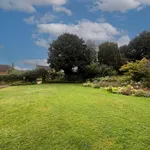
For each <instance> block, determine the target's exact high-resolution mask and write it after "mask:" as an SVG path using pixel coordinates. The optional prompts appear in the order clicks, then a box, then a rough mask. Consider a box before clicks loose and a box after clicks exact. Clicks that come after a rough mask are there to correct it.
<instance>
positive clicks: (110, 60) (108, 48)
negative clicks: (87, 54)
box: [98, 42, 122, 70]
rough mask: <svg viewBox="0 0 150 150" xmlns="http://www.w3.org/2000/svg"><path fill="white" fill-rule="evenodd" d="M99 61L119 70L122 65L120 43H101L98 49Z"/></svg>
mask: <svg viewBox="0 0 150 150" xmlns="http://www.w3.org/2000/svg"><path fill="white" fill-rule="evenodd" d="M98 61H99V63H100V65H101V64H105V65H108V66H111V67H113V68H115V69H116V70H118V69H119V68H120V66H121V65H122V59H121V55H120V52H119V48H118V44H117V43H113V42H105V43H103V44H101V45H100V46H99V51H98Z"/></svg>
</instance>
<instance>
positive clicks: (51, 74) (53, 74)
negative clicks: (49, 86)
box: [49, 70, 64, 80]
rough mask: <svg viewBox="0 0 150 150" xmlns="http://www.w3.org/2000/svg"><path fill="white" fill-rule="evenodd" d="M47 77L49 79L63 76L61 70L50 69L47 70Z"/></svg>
mask: <svg viewBox="0 0 150 150" xmlns="http://www.w3.org/2000/svg"><path fill="white" fill-rule="evenodd" d="M49 78H50V79H51V80H56V79H62V78H64V73H63V72H61V71H59V72H57V71H56V70H51V71H49Z"/></svg>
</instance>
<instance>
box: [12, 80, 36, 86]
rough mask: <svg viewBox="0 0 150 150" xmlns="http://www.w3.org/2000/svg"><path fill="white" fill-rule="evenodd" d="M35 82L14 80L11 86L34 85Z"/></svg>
mask: <svg viewBox="0 0 150 150" xmlns="http://www.w3.org/2000/svg"><path fill="white" fill-rule="evenodd" d="M35 84H37V83H36V82H24V81H16V82H13V83H11V84H10V85H11V86H22V85H35Z"/></svg>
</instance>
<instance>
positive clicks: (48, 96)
mask: <svg viewBox="0 0 150 150" xmlns="http://www.w3.org/2000/svg"><path fill="white" fill-rule="evenodd" d="M0 149H2V150H111V149H112V150H123V149H124V150H149V149H150V98H138V97H128V96H123V95H115V94H110V93H108V92H106V91H104V90H100V89H92V88H84V87H82V86H81V85H78V84H50V85H34V86H21V87H10V88H6V89H1V90H0Z"/></svg>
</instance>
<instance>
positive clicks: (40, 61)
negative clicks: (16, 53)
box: [22, 59, 48, 67]
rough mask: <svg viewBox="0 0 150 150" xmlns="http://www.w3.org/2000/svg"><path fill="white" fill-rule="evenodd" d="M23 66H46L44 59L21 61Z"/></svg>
mask: <svg viewBox="0 0 150 150" xmlns="http://www.w3.org/2000/svg"><path fill="white" fill-rule="evenodd" d="M22 63H23V64H25V65H29V66H32V67H36V65H42V66H48V64H47V60H46V59H33V60H23V61H22Z"/></svg>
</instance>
